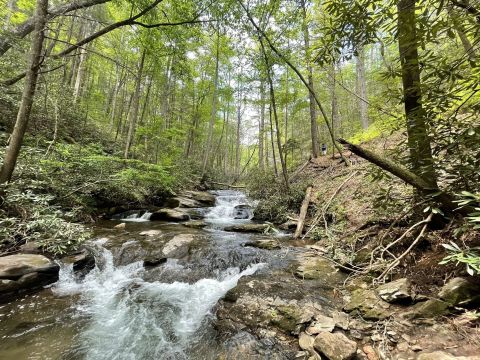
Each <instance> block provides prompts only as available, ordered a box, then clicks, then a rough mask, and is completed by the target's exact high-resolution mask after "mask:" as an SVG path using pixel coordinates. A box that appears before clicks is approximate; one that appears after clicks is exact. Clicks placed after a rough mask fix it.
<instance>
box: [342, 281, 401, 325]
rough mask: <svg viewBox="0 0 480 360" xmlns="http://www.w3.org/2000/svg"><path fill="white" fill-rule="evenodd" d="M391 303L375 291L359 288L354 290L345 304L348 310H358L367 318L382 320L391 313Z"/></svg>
mask: <svg viewBox="0 0 480 360" xmlns="http://www.w3.org/2000/svg"><path fill="white" fill-rule="evenodd" d="M389 308H390V304H389V303H387V302H385V301H383V300H382V299H380V298H379V297H378V296H377V294H376V293H375V291H373V290H369V289H357V290H355V291H353V292H352V296H351V298H350V301H349V302H348V303H347V304H346V305H345V307H344V310H345V311H347V312H352V311H358V312H359V313H360V314H361V315H362V316H363V317H364V318H365V319H368V320H382V319H385V318H387V317H389V316H390V315H392V311H391V310H389Z"/></svg>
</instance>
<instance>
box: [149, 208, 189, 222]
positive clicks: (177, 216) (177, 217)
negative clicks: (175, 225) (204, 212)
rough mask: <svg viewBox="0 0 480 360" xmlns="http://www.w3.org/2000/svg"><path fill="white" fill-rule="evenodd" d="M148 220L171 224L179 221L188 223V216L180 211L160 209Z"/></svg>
mask: <svg viewBox="0 0 480 360" xmlns="http://www.w3.org/2000/svg"><path fill="white" fill-rule="evenodd" d="M150 220H152V221H155V220H163V221H173V222H180V221H188V220H190V216H189V215H188V214H185V213H184V212H182V211H178V210H174V209H160V210H157V211H155V212H154V213H153V214H152V215H151V216H150Z"/></svg>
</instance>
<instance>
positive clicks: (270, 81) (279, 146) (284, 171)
mask: <svg viewBox="0 0 480 360" xmlns="http://www.w3.org/2000/svg"><path fill="white" fill-rule="evenodd" d="M260 45H261V48H262V52H263V57H264V60H265V65H266V67H267V80H268V85H269V88H270V99H271V102H272V111H273V119H274V120H275V130H276V132H277V150H278V157H279V158H280V165H281V166H282V174H283V180H284V181H285V188H286V189H287V191H289V184H288V172H287V164H286V163H285V158H284V157H283V153H282V140H281V134H280V126H279V123H278V114H277V104H276V100H275V90H274V87H273V79H272V74H271V70H272V68H271V66H270V61H269V60H268V55H267V53H266V51H265V46H264V45H263V40H262V39H261V38H260Z"/></svg>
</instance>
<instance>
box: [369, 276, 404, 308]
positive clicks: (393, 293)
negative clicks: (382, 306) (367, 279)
mask: <svg viewBox="0 0 480 360" xmlns="http://www.w3.org/2000/svg"><path fill="white" fill-rule="evenodd" d="M411 289H412V284H411V283H410V281H409V280H408V279H406V278H402V279H398V280H395V281H392V282H389V283H386V284H383V285H380V286H379V287H377V292H378V295H379V296H380V297H381V298H382V299H383V300H385V301H386V302H390V303H394V302H401V301H410V300H412V295H411Z"/></svg>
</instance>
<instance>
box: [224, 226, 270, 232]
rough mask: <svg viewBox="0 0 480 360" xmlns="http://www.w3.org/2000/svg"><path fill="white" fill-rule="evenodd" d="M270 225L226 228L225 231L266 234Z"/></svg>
mask: <svg viewBox="0 0 480 360" xmlns="http://www.w3.org/2000/svg"><path fill="white" fill-rule="evenodd" d="M269 228H270V226H269V225H268V224H239V225H232V226H227V227H225V229H224V230H225V231H234V232H245V233H249V232H251V233H264V232H266V231H268V229H269Z"/></svg>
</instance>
